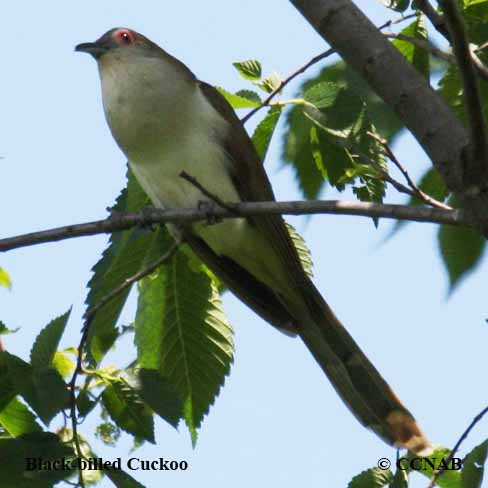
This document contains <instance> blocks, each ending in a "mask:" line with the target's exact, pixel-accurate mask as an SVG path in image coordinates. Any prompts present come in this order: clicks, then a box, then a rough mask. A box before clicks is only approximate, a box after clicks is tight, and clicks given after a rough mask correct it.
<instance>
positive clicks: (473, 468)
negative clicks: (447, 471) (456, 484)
mask: <svg viewBox="0 0 488 488" xmlns="http://www.w3.org/2000/svg"><path fill="white" fill-rule="evenodd" d="M487 454H488V440H486V441H485V442H483V443H481V444H480V445H479V446H476V447H475V448H474V449H473V450H472V451H471V452H470V453H469V454H468V455H467V456H466V457H465V459H464V463H463V470H462V472H461V480H462V482H463V485H462V486H463V488H481V486H482V485H481V483H482V482H483V475H484V471H485V462H486V456H487Z"/></svg>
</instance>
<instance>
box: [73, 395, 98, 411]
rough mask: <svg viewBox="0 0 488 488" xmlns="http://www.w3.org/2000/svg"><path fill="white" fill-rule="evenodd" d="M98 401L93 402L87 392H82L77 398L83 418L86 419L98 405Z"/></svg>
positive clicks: (77, 404)
mask: <svg viewBox="0 0 488 488" xmlns="http://www.w3.org/2000/svg"><path fill="white" fill-rule="evenodd" d="M97 403H98V401H96V400H93V399H92V398H91V397H90V394H89V393H88V392H87V391H86V390H81V391H80V393H79V394H78V396H77V397H76V406H77V407H78V412H79V414H80V416H81V417H86V416H87V415H88V414H89V413H90V412H91V411H92V410H93V409H94V408H95V406H96V405H97Z"/></svg>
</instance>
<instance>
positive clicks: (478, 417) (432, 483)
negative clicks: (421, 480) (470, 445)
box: [427, 407, 488, 488]
mask: <svg viewBox="0 0 488 488" xmlns="http://www.w3.org/2000/svg"><path fill="white" fill-rule="evenodd" d="M487 413H488V407H485V408H484V409H483V410H482V411H481V412H480V413H479V414H478V415H476V417H475V418H474V419H473V420H472V421H471V423H470V424H469V425H468V427H467V428H466V430H465V431H464V432H463V433H462V434H461V437H460V438H459V439H458V441H457V442H456V445H455V446H454V447H453V448H452V451H451V452H450V453H449V456H447V458H446V460H445V461H444V462H443V463H442V464H443V466H449V464H450V463H451V461H452V459H453V458H454V456H455V455H456V453H457V452H458V450H459V448H460V447H461V444H462V443H463V442H464V441H465V440H466V437H468V435H469V433H470V432H471V431H472V430H473V429H474V427H475V426H476V424H477V423H478V422H479V421H480V420H481V419H482V418H483V417H484V416H485V415H486V414H487ZM447 469H449V468H446V467H445V468H441V469H438V470H437V471H436V472H435V473H434V476H432V478H431V480H430V483H429V485H428V486H427V488H434V486H435V484H436V481H437V480H438V479H439V476H441V475H442V473H444V471H446V470H447Z"/></svg>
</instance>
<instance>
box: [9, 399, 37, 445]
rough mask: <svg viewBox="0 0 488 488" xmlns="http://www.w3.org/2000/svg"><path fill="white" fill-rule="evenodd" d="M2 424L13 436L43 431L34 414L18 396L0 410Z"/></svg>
mask: <svg viewBox="0 0 488 488" xmlns="http://www.w3.org/2000/svg"><path fill="white" fill-rule="evenodd" d="M0 425H1V426H2V427H3V428H4V429H5V430H6V431H7V432H8V433H9V434H10V435H11V436H12V437H18V436H19V435H22V434H27V433H29V432H40V431H42V428H41V426H40V425H39V424H38V423H37V422H36V417H35V416H34V414H33V413H32V412H31V411H30V410H29V409H28V408H27V407H26V406H25V405H24V404H23V403H22V402H21V401H20V400H18V399H17V398H14V399H13V400H12V401H11V402H10V403H9V404H8V405H7V406H6V407H5V408H3V409H2V410H1V411H0Z"/></svg>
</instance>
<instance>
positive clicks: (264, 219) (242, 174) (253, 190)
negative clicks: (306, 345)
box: [199, 81, 308, 289]
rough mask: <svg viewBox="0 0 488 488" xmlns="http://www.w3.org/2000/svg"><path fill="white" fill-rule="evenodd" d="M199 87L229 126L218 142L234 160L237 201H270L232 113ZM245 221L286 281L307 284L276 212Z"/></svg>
mask: <svg viewBox="0 0 488 488" xmlns="http://www.w3.org/2000/svg"><path fill="white" fill-rule="evenodd" d="M199 86H200V89H201V90H202V92H203V94H204V95H205V97H206V98H207V100H208V101H209V102H210V103H211V104H212V106H213V107H214V108H215V110H216V111H217V112H219V113H220V114H221V115H222V116H223V117H224V118H225V119H226V121H227V122H228V123H229V124H230V125H231V127H232V131H231V133H232V135H231V136H228V137H226V138H225V139H224V140H222V141H221V142H222V144H223V146H224V148H225V150H226V152H227V154H228V156H229V157H230V159H231V160H232V161H234V165H233V167H232V170H233V172H234V174H233V175H232V176H233V178H232V179H233V182H234V185H235V187H236V189H237V191H238V193H239V196H240V198H241V200H242V201H248V202H260V201H261V202H263V201H274V200H275V197H274V194H273V189H272V187H271V183H270V182H269V179H268V176H267V174H266V172H265V170H264V167H263V164H262V162H261V159H260V158H259V156H258V154H257V152H256V149H255V148H254V144H253V143H252V141H251V139H250V138H249V136H248V134H247V132H246V131H245V130H244V127H243V126H242V124H241V121H240V120H239V119H238V117H237V115H236V113H235V112H234V110H233V109H232V107H231V106H230V105H229V103H228V102H227V100H226V99H225V98H224V97H223V96H222V95H221V94H220V93H219V92H218V91H217V90H216V89H215V88H214V87H213V86H211V85H209V84H207V83H204V82H201V81H200V82H199ZM249 221H250V222H252V223H253V224H254V225H255V226H256V227H258V229H259V231H260V232H261V233H262V234H263V235H264V236H265V237H266V239H267V240H268V241H269V242H270V243H271V244H272V246H273V249H274V251H275V253H276V254H277V255H278V256H279V257H280V259H281V262H282V263H283V269H286V270H287V272H288V275H289V276H288V278H289V280H290V282H291V283H293V284H294V285H295V286H297V287H298V288H297V289H300V288H299V287H301V286H303V285H304V283H308V278H307V276H306V274H305V272H304V270H303V267H302V265H301V263H300V259H299V257H298V254H297V251H296V249H295V246H294V245H293V242H292V240H291V238H290V235H289V233H288V231H287V230H286V227H285V224H284V221H283V218H282V217H281V216H280V215H266V216H260V217H251V218H249Z"/></svg>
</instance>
